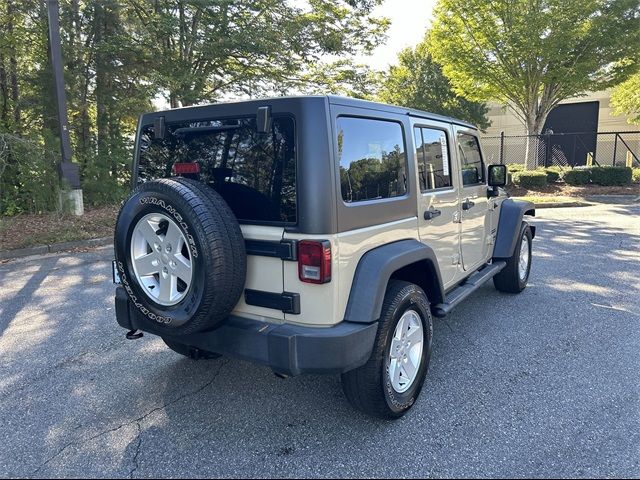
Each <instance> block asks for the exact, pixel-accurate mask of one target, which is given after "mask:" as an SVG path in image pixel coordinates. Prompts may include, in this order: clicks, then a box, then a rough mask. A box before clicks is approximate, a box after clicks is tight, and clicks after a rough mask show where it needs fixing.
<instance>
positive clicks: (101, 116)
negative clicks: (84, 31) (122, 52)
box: [94, 2, 109, 177]
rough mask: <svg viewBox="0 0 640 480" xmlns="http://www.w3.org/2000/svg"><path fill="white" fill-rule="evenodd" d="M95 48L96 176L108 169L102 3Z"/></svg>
mask: <svg viewBox="0 0 640 480" xmlns="http://www.w3.org/2000/svg"><path fill="white" fill-rule="evenodd" d="M94 21H95V27H94V28H95V48H96V62H95V69H96V70H95V72H96V73H95V75H96V87H95V95H96V130H97V141H98V163H97V166H98V168H99V172H98V176H99V177H101V176H102V175H103V174H104V173H106V171H108V169H109V119H108V117H107V114H108V112H107V101H108V91H107V90H108V86H107V83H108V79H107V71H106V70H107V65H106V63H107V58H106V55H105V53H104V48H105V46H104V37H105V10H104V6H103V5H102V2H96V3H95V14H94Z"/></svg>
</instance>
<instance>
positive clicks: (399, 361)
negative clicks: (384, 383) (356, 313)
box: [387, 310, 424, 393]
mask: <svg viewBox="0 0 640 480" xmlns="http://www.w3.org/2000/svg"><path fill="white" fill-rule="evenodd" d="M423 344H424V334H423V331H422V320H421V319H420V315H418V313H417V312H416V311H415V310H407V311H406V312H404V314H403V315H402V317H400V320H399V321H398V324H397V325H396V329H395V331H394V332H393V338H392V339H391V349H390V350H389V360H388V362H387V371H388V372H389V379H390V380H391V386H392V387H393V389H394V390H395V391H396V392H398V393H404V392H406V391H407V390H409V388H411V385H413V382H414V381H415V379H416V378H417V376H418V371H419V370H420V363H421V361H422V347H423Z"/></svg>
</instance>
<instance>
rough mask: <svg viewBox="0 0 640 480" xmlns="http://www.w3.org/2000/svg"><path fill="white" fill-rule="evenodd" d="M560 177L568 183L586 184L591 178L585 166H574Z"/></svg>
mask: <svg viewBox="0 0 640 480" xmlns="http://www.w3.org/2000/svg"><path fill="white" fill-rule="evenodd" d="M562 179H563V180H564V181H565V183H567V184H568V185H588V184H589V181H590V180H591V172H590V171H589V170H587V169H586V168H574V169H573V170H568V171H566V172H565V173H564V175H563V176H562Z"/></svg>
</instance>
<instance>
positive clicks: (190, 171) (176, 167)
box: [172, 162, 200, 175]
mask: <svg viewBox="0 0 640 480" xmlns="http://www.w3.org/2000/svg"><path fill="white" fill-rule="evenodd" d="M172 170H173V173H174V174H175V175H194V174H198V173H200V164H199V163H190V162H189V163H187V162H184V163H181V162H178V163H174V164H173V169H172Z"/></svg>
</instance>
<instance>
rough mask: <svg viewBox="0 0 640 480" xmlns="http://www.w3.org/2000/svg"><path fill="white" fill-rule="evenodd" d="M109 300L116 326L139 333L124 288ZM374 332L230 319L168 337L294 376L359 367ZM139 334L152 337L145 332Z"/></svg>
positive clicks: (350, 326) (352, 326) (367, 327)
mask: <svg viewBox="0 0 640 480" xmlns="http://www.w3.org/2000/svg"><path fill="white" fill-rule="evenodd" d="M115 300H116V319H117V321H118V323H119V324H120V326H122V327H124V328H126V329H128V330H138V329H140V325H141V323H140V322H139V321H137V316H138V315H139V313H138V312H137V310H136V309H135V308H134V307H132V306H131V304H130V302H129V298H128V296H127V294H126V292H125V291H124V288H122V287H118V288H116V299H115ZM377 330H378V324H377V323H372V324H361V323H351V322H341V323H339V324H338V325H336V326H334V327H330V328H319V327H302V326H297V325H277V324H270V323H265V322H259V321H257V320H250V319H247V318H242V317H237V316H233V315H232V316H230V317H229V318H227V320H225V321H224V322H223V323H222V324H221V325H220V326H219V327H217V328H216V329H214V330H211V331H207V332H198V333H195V334H191V335H183V336H179V337H172V338H173V340H175V341H176V342H180V343H184V344H187V345H191V346H194V347H196V348H200V349H202V350H206V351H210V352H216V353H220V354H222V355H226V356H230V357H235V358H240V359H242V360H248V361H250V362H254V363H258V364H261V365H266V366H268V367H270V368H271V369H272V370H273V371H274V372H276V373H280V374H283V375H289V376H294V375H299V374H301V373H344V372H347V371H349V370H353V369H354V368H357V367H360V366H362V365H364V364H365V363H366V362H367V360H368V359H369V357H370V356H371V351H372V350H373V343H374V341H375V336H376V332H377ZM145 331H147V332H148V333H153V334H156V335H158V333H157V332H154V331H152V330H150V329H148V328H145ZM165 337H167V336H166V335H165ZM167 338H168V337H167Z"/></svg>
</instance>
